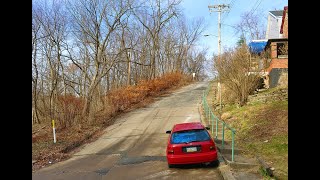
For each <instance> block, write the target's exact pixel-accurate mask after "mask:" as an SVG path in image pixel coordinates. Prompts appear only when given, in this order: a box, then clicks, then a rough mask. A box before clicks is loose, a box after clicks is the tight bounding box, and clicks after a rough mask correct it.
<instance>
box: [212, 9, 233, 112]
mask: <svg viewBox="0 0 320 180" xmlns="http://www.w3.org/2000/svg"><path fill="white" fill-rule="evenodd" d="M208 8H209V11H210V12H218V63H220V56H221V13H222V12H224V11H226V10H229V5H226V4H217V5H209V6H208ZM212 8H215V9H217V10H215V11H213V10H212ZM225 8H227V9H225ZM218 77H219V76H218ZM218 88H219V99H220V112H221V110H222V105H221V104H222V98H221V83H220V77H219V82H218Z"/></svg>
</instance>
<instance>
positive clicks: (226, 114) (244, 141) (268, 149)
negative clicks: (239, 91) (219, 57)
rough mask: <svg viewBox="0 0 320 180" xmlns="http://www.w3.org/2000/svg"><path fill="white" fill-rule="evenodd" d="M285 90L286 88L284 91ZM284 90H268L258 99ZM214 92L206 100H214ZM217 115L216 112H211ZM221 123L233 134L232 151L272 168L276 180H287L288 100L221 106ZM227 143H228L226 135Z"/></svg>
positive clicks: (227, 135) (252, 101) (251, 101)
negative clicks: (259, 160)
mask: <svg viewBox="0 0 320 180" xmlns="http://www.w3.org/2000/svg"><path fill="white" fill-rule="evenodd" d="M286 88H287V87H286ZM286 88H283V87H282V88H278V87H277V88H270V89H268V90H265V91H260V92H259V93H258V95H260V96H267V95H270V94H274V93H277V92H280V91H281V90H284V89H286ZM213 93H214V91H211V93H210V92H209V95H210V94H211V95H210V96H208V97H211V98H212V97H214V96H213V95H212V94H213ZM214 113H215V114H219V113H218V111H216V112H214ZM221 114H222V115H221V118H220V119H221V120H224V121H225V122H226V123H227V124H229V125H230V126H231V127H233V128H234V129H235V130H236V135H235V143H236V147H237V148H240V149H242V150H243V151H244V153H243V155H245V156H248V157H252V158H256V157H259V158H261V159H263V161H264V162H265V163H266V164H268V165H269V166H270V167H273V168H274V171H273V174H274V176H275V177H274V178H276V179H288V100H287V99H286V98H283V99H281V100H271V98H270V99H267V100H264V101H256V100H255V99H254V98H252V99H251V100H250V101H249V102H248V103H247V104H246V105H244V106H239V105H238V104H234V103H229V104H225V106H224V107H223V109H222V113H221ZM226 138H227V139H231V138H230V135H229V134H226Z"/></svg>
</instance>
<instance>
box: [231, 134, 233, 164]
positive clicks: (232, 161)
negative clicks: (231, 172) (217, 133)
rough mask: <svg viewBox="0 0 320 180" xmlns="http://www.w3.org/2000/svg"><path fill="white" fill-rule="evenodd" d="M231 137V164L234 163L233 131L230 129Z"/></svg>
mask: <svg viewBox="0 0 320 180" xmlns="http://www.w3.org/2000/svg"><path fill="white" fill-rule="evenodd" d="M231 135H232V148H231V150H232V154H231V161H232V162H233V161H234V131H233V129H231Z"/></svg>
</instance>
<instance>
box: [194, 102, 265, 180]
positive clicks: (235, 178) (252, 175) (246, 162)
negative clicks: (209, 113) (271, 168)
mask: <svg viewBox="0 0 320 180" xmlns="http://www.w3.org/2000/svg"><path fill="white" fill-rule="evenodd" d="M199 113H200V115H201V122H202V123H203V124H204V125H205V126H210V125H209V124H208V123H207V122H208V121H207V120H205V117H204V115H203V112H202V108H201V105H200V106H199ZM210 127H211V126H210ZM210 132H211V131H210ZM218 132H221V131H218ZM210 134H211V133H210ZM211 135H212V137H214V136H215V135H213V134H211ZM219 138H220V139H219ZM215 143H216V146H217V148H218V156H219V161H220V165H219V167H218V169H219V171H220V173H221V175H222V176H223V178H224V179H227V180H257V179H264V178H263V176H262V175H261V174H260V173H259V168H260V164H259V163H258V162H257V160H256V159H251V158H247V157H245V156H244V155H243V154H242V150H241V149H237V148H236V147H235V149H234V159H233V160H234V161H232V148H231V143H230V142H229V141H224V147H223V148H222V141H221V133H218V138H217V139H215Z"/></svg>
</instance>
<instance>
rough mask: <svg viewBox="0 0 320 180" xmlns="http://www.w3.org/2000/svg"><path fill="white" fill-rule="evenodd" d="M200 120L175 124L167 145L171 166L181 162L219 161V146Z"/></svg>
mask: <svg viewBox="0 0 320 180" xmlns="http://www.w3.org/2000/svg"><path fill="white" fill-rule="evenodd" d="M208 129H209V128H206V127H204V126H203V125H202V124H201V123H200V122H191V123H181V124H175V125H174V126H173V128H172V130H171V131H166V133H167V134H170V136H169V138H168V145H167V151H166V154H167V161H168V166H169V168H171V167H173V166H174V165H179V164H197V163H207V164H208V163H211V164H217V163H219V160H218V156H217V148H216V146H215V143H214V141H213V139H212V137H211V136H210V134H209V132H208Z"/></svg>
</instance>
